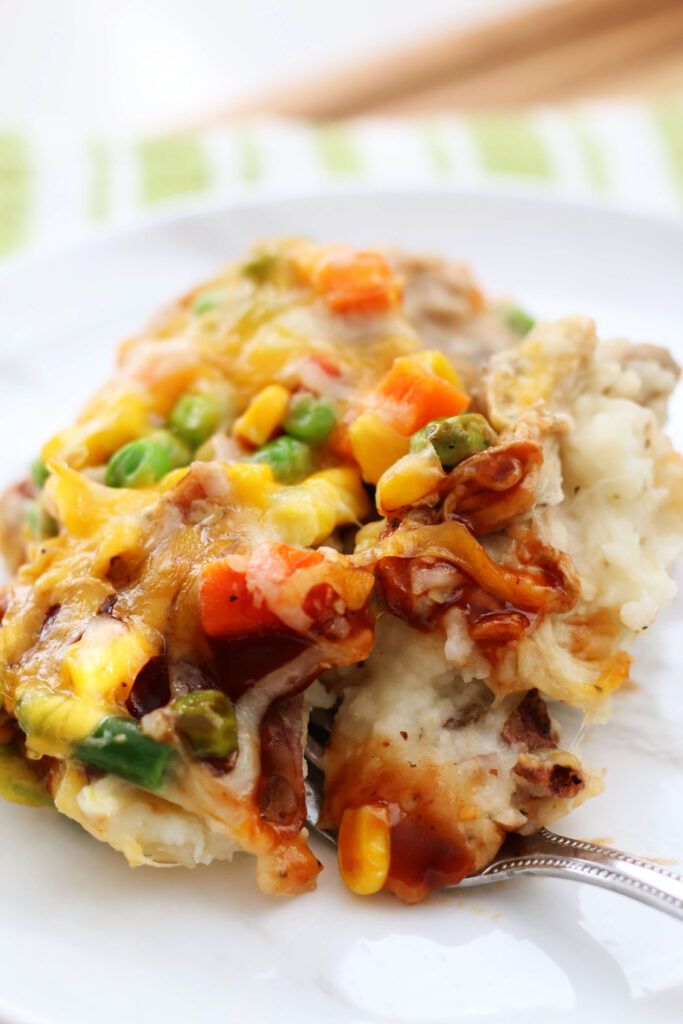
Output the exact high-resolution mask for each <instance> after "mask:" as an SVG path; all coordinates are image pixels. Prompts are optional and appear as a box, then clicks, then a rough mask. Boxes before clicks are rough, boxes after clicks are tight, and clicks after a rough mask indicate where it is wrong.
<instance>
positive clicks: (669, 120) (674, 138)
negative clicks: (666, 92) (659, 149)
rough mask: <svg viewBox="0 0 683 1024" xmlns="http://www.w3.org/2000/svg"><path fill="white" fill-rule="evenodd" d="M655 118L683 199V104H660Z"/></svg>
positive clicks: (656, 108) (655, 112)
mask: <svg viewBox="0 0 683 1024" xmlns="http://www.w3.org/2000/svg"><path fill="white" fill-rule="evenodd" d="M654 119H655V124H656V126H657V128H658V129H659V133H660V136H661V140H662V145H663V147H664V152H665V153H666V156H667V159H668V161H669V164H670V166H671V171H672V174H673V178H674V182H675V184H676V188H677V189H678V191H679V192H680V193H681V198H682V199H683V106H680V105H679V104H677V103H674V102H671V103H662V104H659V105H658V106H657V107H655V109H654Z"/></svg>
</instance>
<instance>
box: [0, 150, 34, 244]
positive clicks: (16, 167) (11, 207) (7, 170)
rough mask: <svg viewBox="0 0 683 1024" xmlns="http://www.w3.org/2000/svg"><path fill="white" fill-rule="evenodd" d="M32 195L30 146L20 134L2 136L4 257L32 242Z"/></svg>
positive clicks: (0, 198) (0, 232) (0, 196)
mask: <svg viewBox="0 0 683 1024" xmlns="http://www.w3.org/2000/svg"><path fill="white" fill-rule="evenodd" d="M31 192H32V189H31V160H30V153H29V147H28V143H27V142H26V140H25V139H24V138H23V136H21V135H19V134H18V133H16V132H0V256H6V255H7V253H9V252H11V251H12V250H13V249H17V248H18V247H19V246H20V245H23V243H24V242H26V240H27V239H28V235H29V230H30V226H31V205H32V202H31V201H32V194H31Z"/></svg>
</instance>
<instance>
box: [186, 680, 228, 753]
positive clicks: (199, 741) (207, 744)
mask: <svg viewBox="0 0 683 1024" xmlns="http://www.w3.org/2000/svg"><path fill="white" fill-rule="evenodd" d="M170 706H171V710H172V711H173V713H174V715H175V725H176V729H177V730H178V732H179V733H180V735H181V736H182V737H183V739H185V740H187V743H188V744H189V746H190V749H191V750H192V752H193V754H195V755H196V756H197V757H228V756H229V755H230V754H232V753H233V751H235V750H237V720H236V718H235V708H234V707H233V704H232V701H231V700H230V698H229V697H226V696H225V694H224V693H222V692H221V691H220V690H195V692H194V693H186V694H185V695H184V696H182V697H176V698H175V700H172V701H171V705H170Z"/></svg>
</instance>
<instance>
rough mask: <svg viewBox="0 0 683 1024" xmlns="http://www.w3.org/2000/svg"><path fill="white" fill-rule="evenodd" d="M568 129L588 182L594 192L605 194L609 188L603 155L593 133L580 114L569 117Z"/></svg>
mask: <svg viewBox="0 0 683 1024" xmlns="http://www.w3.org/2000/svg"><path fill="white" fill-rule="evenodd" d="M569 127H570V128H571V129H572V131H573V133H574V138H575V139H576V145H577V147H578V150H579V153H580V154H581V158H582V160H583V163H584V167H585V169H586V175H587V177H588V181H589V182H590V184H591V185H592V186H593V188H594V189H595V191H596V192H607V191H608V188H609V175H608V173H607V164H606V163H605V154H604V153H603V151H602V149H601V148H600V144H599V143H598V140H597V138H596V136H595V133H594V132H593V131H592V130H591V129H590V128H589V127H588V125H587V124H586V121H585V119H584V118H583V117H582V116H581V114H578V113H574V114H571V115H570V117H569Z"/></svg>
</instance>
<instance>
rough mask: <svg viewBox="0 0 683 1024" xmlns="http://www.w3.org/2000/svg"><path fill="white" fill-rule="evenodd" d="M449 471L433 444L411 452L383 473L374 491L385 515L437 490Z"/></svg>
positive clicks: (381, 511)
mask: <svg viewBox="0 0 683 1024" xmlns="http://www.w3.org/2000/svg"><path fill="white" fill-rule="evenodd" d="M445 476H446V474H445V473H444V471H443V468H442V466H441V463H440V461H439V457H438V455H437V454H436V452H435V451H434V449H433V447H432V446H431V445H428V446H427V447H426V448H423V449H422V450H421V451H419V452H410V454H409V455H405V456H404V457H403V458H402V459H399V461H398V462H395V463H394V465H393V466H390V467H389V469H388V470H387V471H386V472H385V473H384V474H383V475H382V476H381V477H380V479H379V480H378V482H377V492H376V495H375V498H376V501H377V508H378V510H379V512H380V513H381V514H382V515H386V514H387V513H388V512H393V511H395V509H397V508H402V507H403V506H404V505H414V504H415V502H417V501H420V499H421V498H424V497H426V496H427V495H428V494H431V492H432V491H434V490H436V488H437V487H438V486H439V483H440V482H441V481H442V480H443V479H444V477H445Z"/></svg>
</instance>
